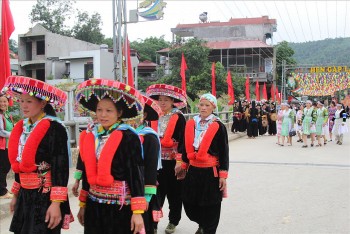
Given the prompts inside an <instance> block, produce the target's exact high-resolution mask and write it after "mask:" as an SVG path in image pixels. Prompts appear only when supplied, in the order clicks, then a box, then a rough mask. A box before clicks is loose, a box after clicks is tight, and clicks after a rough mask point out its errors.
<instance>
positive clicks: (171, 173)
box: [154, 160, 182, 228]
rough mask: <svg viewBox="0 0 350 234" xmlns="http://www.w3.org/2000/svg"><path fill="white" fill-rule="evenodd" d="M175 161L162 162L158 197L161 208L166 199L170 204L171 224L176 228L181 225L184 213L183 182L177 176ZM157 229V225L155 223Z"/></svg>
mask: <svg viewBox="0 0 350 234" xmlns="http://www.w3.org/2000/svg"><path fill="white" fill-rule="evenodd" d="M175 164H176V161H175V160H162V167H163V168H162V169H160V170H159V174H158V183H159V186H158V188H157V196H158V197H159V201H160V206H161V207H163V205H164V201H165V197H167V198H168V203H169V216H168V217H169V222H170V223H172V224H174V225H175V226H176V225H178V224H179V222H180V219H181V211H182V199H181V192H182V181H181V180H177V179H176V176H175V170H174V168H175ZM154 226H155V228H156V227H157V223H155V225H154Z"/></svg>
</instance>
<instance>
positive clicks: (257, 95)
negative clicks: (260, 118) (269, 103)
mask: <svg viewBox="0 0 350 234" xmlns="http://www.w3.org/2000/svg"><path fill="white" fill-rule="evenodd" d="M255 97H256V98H255V99H256V100H257V101H260V86H259V82H258V80H256V84H255Z"/></svg>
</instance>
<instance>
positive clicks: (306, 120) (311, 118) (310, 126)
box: [302, 100, 316, 148]
mask: <svg viewBox="0 0 350 234" xmlns="http://www.w3.org/2000/svg"><path fill="white" fill-rule="evenodd" d="M305 105H306V107H305V108H304V113H303V117H302V124H303V146H302V147H303V148H307V147H308V146H307V137H308V136H309V135H311V134H313V132H315V131H316V130H314V129H316V127H315V122H316V111H315V110H314V108H313V107H312V102H311V101H310V100H307V101H306V104H305ZM311 146H313V141H312V136H311Z"/></svg>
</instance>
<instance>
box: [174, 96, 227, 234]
mask: <svg viewBox="0 0 350 234" xmlns="http://www.w3.org/2000/svg"><path fill="white" fill-rule="evenodd" d="M216 107H217V100H216V98H215V97H214V96H213V95H212V94H209V93H208V94H204V95H202V96H201V97H200V101H199V115H196V116H194V117H193V119H191V120H189V121H188V122H187V124H186V131H185V147H186V151H185V152H184V153H183V155H182V164H181V167H182V168H183V169H184V170H185V171H187V173H184V182H183V201H184V209H185V212H186V215H187V216H188V218H189V219H190V220H191V221H194V222H196V223H197V224H198V225H199V227H198V230H197V232H196V234H203V233H204V234H214V233H216V229H217V227H218V225H219V221H220V213H221V201H222V198H223V197H226V196H227V192H226V179H227V177H228V169H229V146H228V137H227V131H226V127H225V125H224V124H223V123H222V122H221V121H220V119H219V118H218V117H217V116H216V115H214V113H213V112H214V110H215V109H216Z"/></svg>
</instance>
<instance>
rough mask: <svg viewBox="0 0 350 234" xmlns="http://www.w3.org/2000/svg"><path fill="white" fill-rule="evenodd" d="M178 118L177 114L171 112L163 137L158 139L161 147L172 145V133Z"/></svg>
mask: <svg viewBox="0 0 350 234" xmlns="http://www.w3.org/2000/svg"><path fill="white" fill-rule="evenodd" d="M178 119H179V115H178V114H173V115H172V116H171V117H170V119H169V122H168V127H167V128H166V130H165V133H164V136H163V138H162V139H161V140H160V143H161V145H162V146H163V147H167V148H169V147H172V146H173V145H174V141H173V134H174V131H175V127H176V123H177V120H178Z"/></svg>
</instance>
